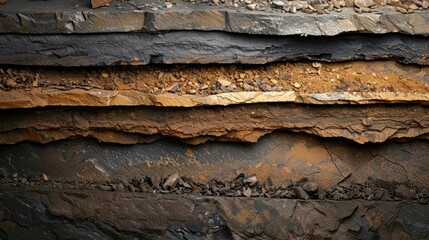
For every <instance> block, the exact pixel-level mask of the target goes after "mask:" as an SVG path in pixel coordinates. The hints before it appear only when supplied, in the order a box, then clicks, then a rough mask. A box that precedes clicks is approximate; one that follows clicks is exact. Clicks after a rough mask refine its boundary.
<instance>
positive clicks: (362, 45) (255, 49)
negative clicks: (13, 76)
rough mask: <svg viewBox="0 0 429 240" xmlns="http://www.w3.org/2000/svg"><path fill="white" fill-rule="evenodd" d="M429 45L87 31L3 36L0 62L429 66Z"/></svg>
mask: <svg viewBox="0 0 429 240" xmlns="http://www.w3.org/2000/svg"><path fill="white" fill-rule="evenodd" d="M426 15H427V16H429V14H426ZM173 22H177V21H173ZM427 22H429V19H428V20H427ZM0 24H1V20H0ZM249 29H253V28H249ZM428 45H429V39H428V38H427V37H422V36H407V35H399V34H385V35H366V34H345V35H340V36H334V37H322V38H321V37H303V36H261V35H254V36H251V37H249V35H246V34H236V33H225V32H198V31H177V32H157V33H109V34H85V35H78V34H73V35H51V34H48V35H22V34H2V35H0V64H15V65H50V66H108V65H146V64H149V63H165V64H174V63H186V64H193V63H197V64H206V63H244V64H265V63H269V62H276V61H291V60H305V59H308V60H316V61H327V62H335V61H346V60H397V61H399V62H402V63H414V64H421V65H429V50H428ZM88 46H91V47H90V48H88ZM124 46H126V48H124ZM398 46H400V47H398Z"/></svg>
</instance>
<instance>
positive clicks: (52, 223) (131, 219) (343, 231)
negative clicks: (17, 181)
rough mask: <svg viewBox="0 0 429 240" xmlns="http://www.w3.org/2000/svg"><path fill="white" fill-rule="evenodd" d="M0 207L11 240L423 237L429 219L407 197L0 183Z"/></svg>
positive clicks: (423, 209) (2, 226) (425, 210)
mask: <svg viewBox="0 0 429 240" xmlns="http://www.w3.org/2000/svg"><path fill="white" fill-rule="evenodd" d="M124 203H125V204H124ZM0 210H1V211H2V213H3V217H2V220H1V221H0V229H1V231H0V236H2V237H5V238H8V237H9V238H11V239H15V238H17V237H29V238H38V237H42V236H43V238H46V237H47V236H52V237H53V238H55V237H56V236H58V235H57V234H62V236H64V235H65V234H66V235H67V236H69V237H74V238H82V237H88V236H91V237H92V238H93V239H104V238H106V237H109V238H111V237H112V236H113V237H117V238H129V237H132V238H136V237H138V238H151V239H153V238H160V237H164V238H165V237H168V238H180V237H183V236H187V237H188V238H189V237H206V238H209V239H211V238H214V239H219V238H222V239H237V238H252V237H258V238H261V239H287V238H288V237H291V236H293V237H302V238H307V237H309V238H310V237H311V238H335V239H338V238H340V237H344V236H347V237H354V238H356V237H357V238H364V239H369V238H373V237H382V238H386V239H389V238H392V237H393V236H398V235H400V236H406V237H410V238H413V239H424V238H426V237H427V236H428V235H427V226H428V224H429V222H428V219H429V218H428V216H429V207H428V205H419V204H416V203H407V202H382V201H381V202H373V201H362V200H352V201H341V202H337V201H304V200H290V199H269V200H266V199H243V198H230V199H228V198H219V197H203V198H201V197H193V196H174V195H173V196H171V195H152V194H141V193H118V192H91V191H70V190H69V191H64V190H63V191H49V190H48V191H46V190H28V189H22V188H18V189H11V188H7V189H2V193H1V194H0ZM201 213H204V214H201ZM20 216H31V218H24V217H20ZM28 219H31V220H28ZM320 219H324V221H320ZM22 226H25V227H22Z"/></svg>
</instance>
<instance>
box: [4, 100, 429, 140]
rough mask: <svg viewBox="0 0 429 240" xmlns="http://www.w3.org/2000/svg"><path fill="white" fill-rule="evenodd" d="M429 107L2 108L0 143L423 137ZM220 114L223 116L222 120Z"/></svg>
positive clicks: (259, 105) (427, 125)
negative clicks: (279, 135)
mask: <svg viewBox="0 0 429 240" xmlns="http://www.w3.org/2000/svg"><path fill="white" fill-rule="evenodd" d="M427 112H428V107H427V106H425V105H419V104H408V105H406V104H402V105H398V104H395V105H357V106H350V105H349V106H347V105H345V106H337V105H327V106H318V105H316V106H314V105H303V104H288V103H269V104H250V105H232V106H228V107H221V106H217V107H206V108H156V107H114V108H112V107H111V108H103V107H101V108H91V109H86V108H67V107H63V108H58V107H57V108H55V107H51V108H43V109H11V110H1V111H0V121H1V122H2V124H1V125H0V133H1V135H0V143H1V144H15V143H19V142H23V141H31V142H36V143H49V142H53V141H58V140H63V139H73V138H77V137H86V138H95V139H97V140H99V141H100V142H110V143H121V144H136V143H149V142H153V141H155V140H156V139H162V138H165V137H170V138H176V139H177V140H181V141H184V142H187V143H190V144H200V143H204V142H206V141H209V140H219V141H230V142H257V141H258V140H259V139H260V137H262V136H264V135H266V134H269V133H271V132H273V131H276V130H282V131H288V132H305V133H309V134H314V135H318V136H321V137H330V138H332V137H340V138H346V139H350V140H353V141H355V142H358V143H361V144H363V143H368V142H372V143H379V142H385V141H387V140H391V139H399V140H400V139H410V138H422V139H427V138H428V133H429V116H428V114H427ZM219 116H222V117H221V118H220V117H219Z"/></svg>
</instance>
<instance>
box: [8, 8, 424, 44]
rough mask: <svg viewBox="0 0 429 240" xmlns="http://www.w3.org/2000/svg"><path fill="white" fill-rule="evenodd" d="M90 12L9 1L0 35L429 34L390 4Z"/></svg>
mask: <svg viewBox="0 0 429 240" xmlns="http://www.w3.org/2000/svg"><path fill="white" fill-rule="evenodd" d="M133 4H134V5H135V6H133V5H132V4H127V5H126V6H121V7H113V6H112V7H110V8H100V9H96V10H93V9H91V8H90V6H89V4H88V1H84V0H79V1H76V0H73V1H72V0H67V1H61V2H55V1H53V2H44V3H40V2H37V1H35V2H33V1H26V0H15V1H10V2H9V3H8V4H6V5H3V6H2V7H1V8H0V33H21V34H23V33H25V34H29V33H33V34H62V33H101V32H104V33H107V32H132V31H150V32H154V31H175V30H202V31H227V32H234V33H246V34H263V35H304V36H333V35H338V34H341V33H348V32H365V33H377V34H380V33H395V32H399V33H403V34H411V35H428V33H429V26H428V24H427V22H429V14H427V11H416V12H414V13H412V14H401V13H399V12H397V11H396V9H395V8H394V7H391V6H389V7H379V8H378V12H375V13H365V14H357V13H355V12H354V10H353V9H352V8H344V9H342V11H341V12H331V13H330V14H323V15H319V14H305V13H303V12H296V13H295V14H292V13H279V12H265V11H247V10H245V11H241V10H234V9H232V8H228V7H222V6H207V5H205V6H201V5H198V4H192V3H185V2H179V4H178V6H176V7H174V8H170V9H155V10H153V9H150V8H145V7H140V6H138V4H140V5H142V6H143V4H144V3H143V2H136V3H134V2H133Z"/></svg>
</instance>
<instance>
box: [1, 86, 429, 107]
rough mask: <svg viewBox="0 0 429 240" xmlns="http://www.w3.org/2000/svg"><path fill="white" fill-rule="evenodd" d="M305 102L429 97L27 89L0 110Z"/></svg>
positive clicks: (426, 98) (427, 97) (6, 98)
mask: <svg viewBox="0 0 429 240" xmlns="http://www.w3.org/2000/svg"><path fill="white" fill-rule="evenodd" d="M270 102H284V103H305V104H315V105H325V104H378V103H385V104H389V103H420V104H424V105H427V104H428V103H429V94H426V93H424V94H422V93H398V92H368V93H359V92H353V93H350V92H332V93H313V94H312V93H300V92H296V91H285V92H229V93H220V94H213V95H206V96H198V95H197V96H196V95H181V96H179V95H177V94H170V93H166V94H151V93H145V92H141V91H136V90H120V91H117V90H102V89H90V90H84V89H72V90H58V89H31V90H12V91H1V92H0V109H13V108H34V107H47V106H87V107H101V106H105V107H107V106H157V107H199V106H227V105H234V104H252V103H270Z"/></svg>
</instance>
